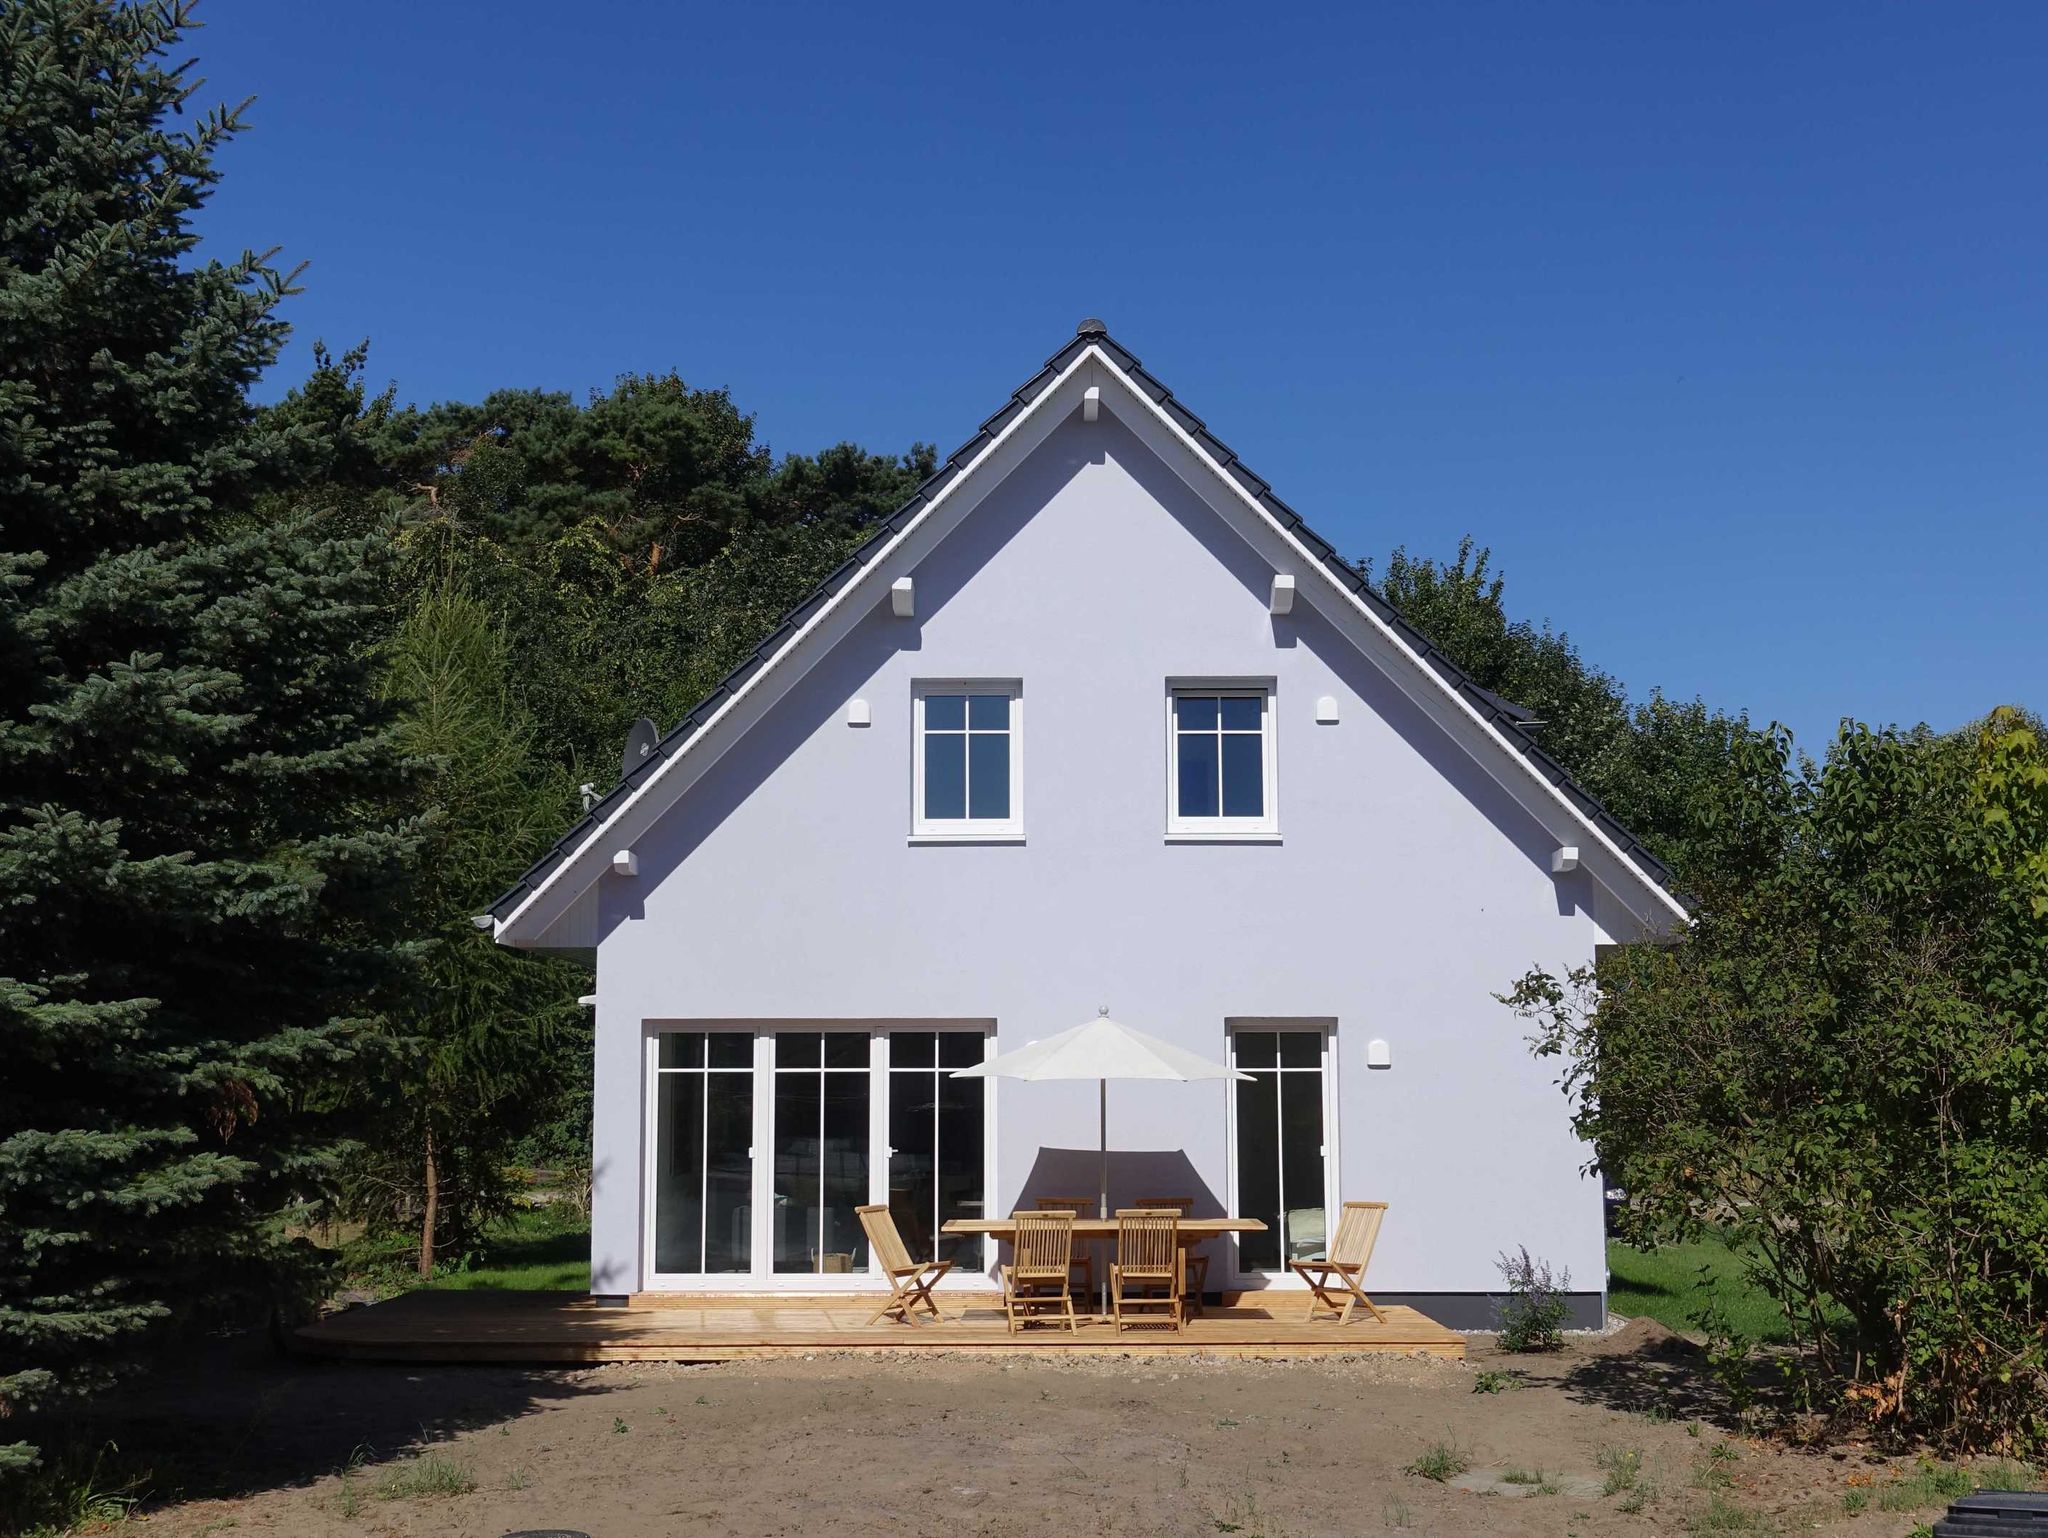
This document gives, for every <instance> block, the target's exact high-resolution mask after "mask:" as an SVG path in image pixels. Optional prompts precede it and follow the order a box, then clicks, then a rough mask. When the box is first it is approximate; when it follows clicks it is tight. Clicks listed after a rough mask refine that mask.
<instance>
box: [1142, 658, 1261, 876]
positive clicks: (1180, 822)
mask: <svg viewBox="0 0 2048 1538" xmlns="http://www.w3.org/2000/svg"><path fill="white" fill-rule="evenodd" d="M1277 692H1278V691H1277V690H1276V689H1275V687H1274V680H1272V679H1270V678H1169V679H1168V680H1167V681H1166V840H1167V842H1168V843H1246V844H1270V843H1278V842H1279V840H1280V778H1279V774H1278V769H1279V757H1280V755H1279V751H1278V738H1279V727H1278V722H1279V716H1278V714H1277V712H1276V711H1275V710H1274V708H1273V706H1274V700H1275V697H1276V694H1277ZM1185 695H1195V696H1198V697H1199V696H1205V695H1215V696H1218V697H1220V698H1228V699H1255V700H1257V701H1258V702H1259V742H1260V748H1261V753H1260V766H1261V772H1262V773H1263V774H1264V776H1265V785H1264V789H1265V797H1264V803H1265V807H1264V810H1263V811H1262V812H1261V813H1260V815H1259V816H1257V817H1223V816H1216V817H1183V816H1181V815H1180V727H1179V723H1178V722H1177V720H1176V719H1175V715H1174V705H1175V703H1176V702H1177V701H1179V700H1180V699H1181V698H1182V697H1183V696H1185ZM1219 805H1220V803H1219Z"/></svg>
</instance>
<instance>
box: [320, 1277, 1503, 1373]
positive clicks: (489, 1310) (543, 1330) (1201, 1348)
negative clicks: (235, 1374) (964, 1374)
mask: <svg viewBox="0 0 2048 1538" xmlns="http://www.w3.org/2000/svg"><path fill="white" fill-rule="evenodd" d="M881 1301H882V1298H881V1295H880V1294H876V1295H874V1296H872V1297H870V1296H868V1295H866V1294H860V1295H857V1296H856V1295H852V1294H838V1295H835V1296H832V1297H779V1298H778V1297H760V1296H752V1297H713V1296H701V1295H692V1294H676V1293H668V1294H653V1295H649V1294H642V1295H641V1296H639V1297H636V1298H635V1299H634V1300H633V1303H632V1305H631V1306H630V1307H627V1308H598V1307H595V1306H594V1305H592V1304H591V1303H590V1302H589V1301H588V1300H587V1299H584V1298H582V1297H580V1296H578V1295H576V1294H573V1293H558V1292H557V1293H548V1292H414V1293H408V1294H406V1295H405V1296H403V1297H398V1298H393V1299H392V1300H391V1301H389V1302H387V1303H377V1304H373V1305H371V1306H369V1307H366V1308H355V1309H350V1310H348V1311H347V1312H345V1313H340V1314H334V1315H330V1316H329V1317H328V1318H326V1319H323V1320H321V1321H319V1322H318V1323H316V1324H311V1325H307V1326H304V1327H303V1328H301V1329H300V1330H299V1331H298V1332H297V1333H296V1336H295V1344H296V1346H297V1347H298V1349H299V1350H301V1351H304V1352H306V1353H308V1354H311V1355H316V1356H328V1357H343V1358H351V1359H354V1360H358V1361H373V1362H534V1363H559V1362H631V1361H654V1362H726V1361H734V1360H738V1359H740V1358H746V1357H775V1356H801V1355H805V1354H807V1353H813V1352H818V1351H854V1352H861V1351H868V1352H888V1351H909V1352H945V1353H968V1354H977V1355H989V1356H1003V1355H1010V1354H1014V1353H1026V1354H1029V1353H1033V1352H1067V1351H1081V1352H1096V1353H1104V1354H1118V1353H1130V1354H1132V1355H1140V1356H1194V1355H1198V1354H1199V1355H1209V1356H1251V1357H1300V1356H1348V1355H1355V1354H1358V1353H1362V1352H1384V1353H1392V1354H1397V1355H1412V1354H1415V1353H1417V1352H1420V1353H1424V1354H1427V1355H1430V1356H1442V1357H1460V1358H1462V1357H1463V1356H1464V1355H1465V1337H1464V1336H1462V1335H1460V1334H1458V1333H1457V1332H1456V1331H1455V1330H1449V1329H1446V1328H1445V1327H1444V1326H1442V1325H1440V1324H1438V1323H1437V1322H1436V1321H1435V1320H1434V1319H1431V1318H1428V1317H1427V1316H1426V1315H1423V1314H1418V1313H1417V1312H1416V1311H1415V1310H1414V1309H1412V1308H1403V1307H1400V1306H1399V1305H1388V1306H1387V1308H1386V1310H1385V1312H1386V1315H1387V1322H1386V1323H1385V1324H1379V1323H1376V1322H1375V1321H1373V1320H1372V1319H1371V1318H1369V1317H1362V1316H1358V1317H1354V1318H1353V1319H1352V1321H1351V1323H1349V1324H1345V1325H1339V1324H1337V1323H1336V1322H1335V1321H1334V1320H1332V1319H1329V1318H1327V1317H1326V1318H1325V1319H1323V1320H1322V1321H1321V1322H1318V1323H1313V1324H1311V1323H1309V1322H1308V1321H1306V1320H1305V1319H1303V1317H1302V1312H1303V1309H1304V1308H1305V1307H1306V1299H1305V1298H1304V1296H1303V1295H1302V1294H1300V1293H1292V1292H1290V1293H1288V1294H1286V1295H1285V1296H1284V1297H1277V1298H1273V1299H1271V1300H1270V1307H1269V1306H1268V1302H1269V1300H1265V1299H1258V1298H1257V1295H1256V1294H1253V1295H1246V1296H1242V1297H1238V1298H1235V1299H1231V1300H1229V1301H1228V1302H1227V1306H1223V1307H1216V1306H1212V1307H1210V1308H1209V1309H1208V1311H1207V1312H1206V1313H1205V1314H1203V1316H1202V1317H1200V1318H1198V1319H1192V1320H1190V1321H1189V1322H1188V1328H1187V1332H1186V1333H1185V1334H1183V1335H1176V1334H1174V1333H1173V1331H1172V1330H1171V1329H1168V1328H1161V1327H1156V1326H1155V1327H1152V1328H1149V1329H1131V1330H1125V1331H1123V1332H1122V1333H1121V1334H1120V1333H1118V1332H1117V1331H1116V1330H1115V1329H1114V1328H1113V1327H1112V1326H1110V1325H1109V1324H1107V1323H1097V1324H1084V1325H1083V1326H1082V1327H1081V1328H1080V1329H1079V1330H1077V1331H1075V1332H1073V1333H1071V1334H1069V1333H1068V1332H1067V1331H1066V1330H1065V1329H1064V1328H1058V1327H1054V1326H1050V1325H1035V1326H1033V1327H1031V1328H1030V1329H1027V1330H1024V1331H1022V1332H1020V1333H1019V1334H1016V1335H1012V1334H1010V1333H1009V1331H1008V1330H1007V1329H1006V1328H1005V1326H1004V1323H1003V1311H1002V1306H1001V1303H1000V1301H999V1300H998V1299H997V1297H996V1295H995V1294H993V1293H950V1294H947V1293H942V1294H941V1295H940V1307H941V1308H943V1309H944V1311H945V1316H946V1317H945V1318H944V1319H943V1320H942V1321H940V1322H938V1323H935V1324H934V1323H924V1324H918V1325H901V1324H893V1323H890V1322H888V1321H884V1322H882V1323H880V1324H869V1323H868V1322H867V1320H868V1318H869V1316H870V1315H872V1314H873V1313H874V1311H875V1309H876V1308H877V1307H879V1306H880V1303H881ZM1276 1315H1277V1317H1276Z"/></svg>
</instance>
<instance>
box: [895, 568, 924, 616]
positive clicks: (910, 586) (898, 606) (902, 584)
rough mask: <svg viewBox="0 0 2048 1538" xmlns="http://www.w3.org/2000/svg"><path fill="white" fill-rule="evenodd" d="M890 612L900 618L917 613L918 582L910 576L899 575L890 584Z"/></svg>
mask: <svg viewBox="0 0 2048 1538" xmlns="http://www.w3.org/2000/svg"><path fill="white" fill-rule="evenodd" d="M889 612H890V613H891V614H894V615H895V616H896V617H897V618H898V619H909V618H910V617H911V616H912V615H914V614H916V613H917V584H916V583H915V582H913V581H911V580H910V578H908V577H898V578H897V579H896V580H895V581H894V582H891V583H890V584H889Z"/></svg>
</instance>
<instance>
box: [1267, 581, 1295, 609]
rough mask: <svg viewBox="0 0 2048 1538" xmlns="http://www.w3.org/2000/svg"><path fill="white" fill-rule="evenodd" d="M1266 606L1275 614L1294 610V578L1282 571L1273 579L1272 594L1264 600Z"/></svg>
mask: <svg viewBox="0 0 2048 1538" xmlns="http://www.w3.org/2000/svg"><path fill="white" fill-rule="evenodd" d="M1266 607H1267V609H1269V610H1270V611H1271V612H1273V613H1275V614H1292V613H1293V612H1294V579H1293V578H1292V577H1290V576H1287V575H1286V574H1285V573H1282V574H1281V575H1280V576H1277V577H1275V578H1274V579H1273V592H1272V596H1271V597H1269V598H1268V599H1267V600H1266Z"/></svg>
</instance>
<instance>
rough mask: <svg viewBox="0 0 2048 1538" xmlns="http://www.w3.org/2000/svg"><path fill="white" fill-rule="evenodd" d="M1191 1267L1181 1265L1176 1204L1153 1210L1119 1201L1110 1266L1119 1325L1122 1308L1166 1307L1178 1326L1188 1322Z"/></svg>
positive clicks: (1113, 1305)
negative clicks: (1187, 1301)
mask: <svg viewBox="0 0 2048 1538" xmlns="http://www.w3.org/2000/svg"><path fill="white" fill-rule="evenodd" d="M1186 1290H1187V1272H1186V1269H1185V1268H1184V1267H1183V1266H1182V1265H1181V1253H1180V1214H1179V1213H1178V1212H1175V1211H1174V1210H1173V1209H1172V1208H1167V1209H1166V1210H1164V1211H1149V1210H1147V1209H1145V1208H1142V1207H1119V1208H1118V1209H1117V1214H1116V1259H1115V1260H1114V1261H1113V1262H1111V1264H1110V1268H1109V1295H1110V1306H1111V1308H1112V1310H1113V1311H1114V1318H1115V1320H1116V1327H1117V1328H1118V1329H1119V1330H1121V1329H1122V1328H1123V1327H1124V1310H1125V1309H1127V1308H1129V1309H1147V1308H1163V1309H1165V1310H1166V1317H1167V1320H1168V1322H1169V1323H1171V1324H1172V1325H1173V1328H1174V1330H1175V1331H1176V1332H1178V1331H1180V1330H1183V1329H1185V1328H1186V1326H1187V1309H1186V1307H1185V1302H1184V1297H1183V1295H1184V1294H1185V1292H1186Z"/></svg>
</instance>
